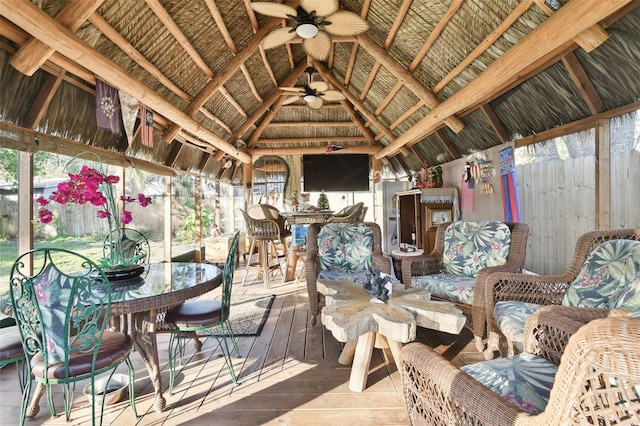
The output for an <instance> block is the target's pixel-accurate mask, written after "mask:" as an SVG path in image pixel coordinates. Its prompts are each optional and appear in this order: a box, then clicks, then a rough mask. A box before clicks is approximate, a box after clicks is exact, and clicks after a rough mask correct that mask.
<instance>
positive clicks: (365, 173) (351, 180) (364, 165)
mask: <svg viewBox="0 0 640 426" xmlns="http://www.w3.org/2000/svg"><path fill="white" fill-rule="evenodd" d="M302 176H303V179H304V191H305V192H311V191H313V192H320V191H369V155H368V154H325V155H303V156H302Z"/></svg>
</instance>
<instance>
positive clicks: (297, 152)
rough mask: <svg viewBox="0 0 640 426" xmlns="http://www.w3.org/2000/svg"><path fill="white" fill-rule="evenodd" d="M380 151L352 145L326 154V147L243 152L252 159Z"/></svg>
mask: <svg viewBox="0 0 640 426" xmlns="http://www.w3.org/2000/svg"><path fill="white" fill-rule="evenodd" d="M378 151H380V147H376V146H371V145H352V146H345V147H344V148H342V149H341V150H339V151H333V152H331V153H328V152H327V147H326V146H315V147H314V146H307V147H288V148H249V149H247V150H246V151H245V152H246V153H247V154H250V155H251V156H252V157H253V158H254V159H257V158H258V157H261V156H263V155H310V154H326V155H343V154H369V155H374V154H375V153H377V152H378ZM383 161H384V160H383Z"/></svg>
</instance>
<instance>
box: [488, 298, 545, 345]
mask: <svg viewBox="0 0 640 426" xmlns="http://www.w3.org/2000/svg"><path fill="white" fill-rule="evenodd" d="M541 307H542V305H538V304H535V303H527V302H516V301H514V300H509V301H503V302H498V303H496V306H495V307H494V308H493V318H494V319H495V321H496V324H497V325H498V328H499V329H500V331H501V332H502V334H504V335H505V336H506V338H507V339H509V341H511V342H513V344H514V346H515V347H516V348H517V349H518V350H519V351H521V352H522V350H523V341H524V323H525V322H526V321H527V318H529V317H530V316H531V315H533V313H534V312H535V311H537V310H538V309H540V308H541Z"/></svg>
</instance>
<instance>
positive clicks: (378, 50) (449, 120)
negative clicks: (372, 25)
mask: <svg viewBox="0 0 640 426" xmlns="http://www.w3.org/2000/svg"><path fill="white" fill-rule="evenodd" d="M357 37H358V40H359V41H360V45H361V46H362V47H363V48H365V49H366V50H367V51H368V52H369V53H370V54H371V55H373V56H374V57H375V58H377V59H379V60H380V62H381V63H382V65H384V67H385V68H387V69H388V70H389V72H391V73H392V74H393V75H394V76H395V77H396V78H397V79H398V80H400V81H401V82H402V84H404V85H405V86H407V88H408V89H409V90H411V91H412V92H413V93H414V94H415V95H416V96H418V97H419V98H420V99H422V100H423V101H424V103H425V104H427V106H428V107H429V108H431V109H434V108H436V107H437V106H438V105H439V104H440V101H439V100H438V99H437V98H436V96H435V95H434V94H433V93H432V92H431V91H430V90H428V89H427V88H426V87H424V86H423V85H422V83H421V82H420V81H419V80H418V79H417V78H415V77H414V76H413V74H412V73H411V72H409V71H408V70H407V69H406V68H404V67H403V66H402V65H400V64H399V63H398V62H396V61H395V59H393V58H392V57H391V55H389V53H387V51H386V50H384V48H383V47H382V46H380V45H379V44H378V43H376V42H375V41H374V40H373V39H372V38H371V37H369V36H368V35H367V34H360V35H358V36H357ZM443 121H444V122H445V124H446V125H447V126H448V127H449V128H450V129H451V130H453V131H454V132H456V133H458V132H460V131H461V130H462V129H463V128H464V123H463V122H462V121H460V119H459V118H457V117H455V116H454V115H451V116H448V117H444V120H443Z"/></svg>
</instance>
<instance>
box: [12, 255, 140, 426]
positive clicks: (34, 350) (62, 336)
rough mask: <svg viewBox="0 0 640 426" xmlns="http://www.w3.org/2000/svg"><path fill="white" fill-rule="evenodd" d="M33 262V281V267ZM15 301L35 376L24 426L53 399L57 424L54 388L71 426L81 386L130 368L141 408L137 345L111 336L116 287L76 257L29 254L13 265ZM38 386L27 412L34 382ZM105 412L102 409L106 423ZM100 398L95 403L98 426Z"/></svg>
mask: <svg viewBox="0 0 640 426" xmlns="http://www.w3.org/2000/svg"><path fill="white" fill-rule="evenodd" d="M29 260H31V262H33V270H34V271H35V272H34V273H31V272H30V268H29V267H28V265H30V264H31V263H30V262H29ZM10 296H11V303H12V307H13V312H14V315H15V319H16V322H17V324H18V327H19V330H20V337H21V341H22V346H23V348H24V353H25V356H26V357H27V358H29V359H30V361H31V362H30V365H31V376H30V379H29V380H27V383H26V388H25V390H24V392H23V397H22V408H21V412H20V424H21V425H22V424H24V422H25V418H26V417H27V416H28V417H33V416H35V415H36V414H37V413H38V410H39V406H38V401H39V399H40V396H41V395H42V394H43V393H44V392H45V391H46V393H47V400H48V405H49V410H50V411H51V414H52V416H56V415H57V414H56V409H55V406H54V403H53V393H52V385H58V384H59V385H62V394H63V400H64V409H65V414H66V420H67V421H69V419H70V414H71V406H72V405H73V400H74V389H75V383H76V382H78V381H80V380H87V379H88V380H89V381H90V385H91V388H92V389H95V379H96V376H97V375H99V374H102V373H107V374H108V380H110V379H111V377H112V376H113V373H114V372H115V370H116V368H117V367H118V366H119V365H120V364H121V363H122V362H124V363H125V364H126V365H127V367H128V371H129V404H130V405H131V409H132V410H133V413H134V416H136V417H137V413H136V407H135V401H134V398H135V386H134V371H135V370H134V368H133V365H132V364H131V361H130V360H129V354H130V352H131V349H132V347H133V339H132V338H131V336H128V335H126V334H124V333H121V332H117V331H110V330H108V329H107V324H108V321H109V314H110V310H111V283H110V282H109V280H108V279H107V277H106V276H105V275H104V272H103V271H102V270H101V269H100V268H99V267H98V266H97V265H96V264H95V263H94V262H93V261H91V260H90V259H88V258H86V257H84V256H82V255H80V254H77V253H74V252H72V251H69V250H62V249H53V248H42V249H35V250H31V251H28V252H26V253H24V254H22V255H21V256H20V257H18V259H17V260H16V261H15V263H14V264H13V268H12V270H11V275H10ZM34 379H35V381H36V382H37V383H38V387H37V389H36V391H35V393H34V401H33V404H32V406H31V407H30V409H29V412H27V404H28V400H29V395H30V393H31V385H32V382H33V380H34ZM105 395H106V393H105V394H103V396H102V402H103V404H102V405H101V406H100V423H102V414H103V411H104V397H105ZM96 400H98V398H97V397H96V398H93V402H92V410H91V414H92V416H91V418H92V424H94V425H95V410H96V405H97V404H99V402H96Z"/></svg>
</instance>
